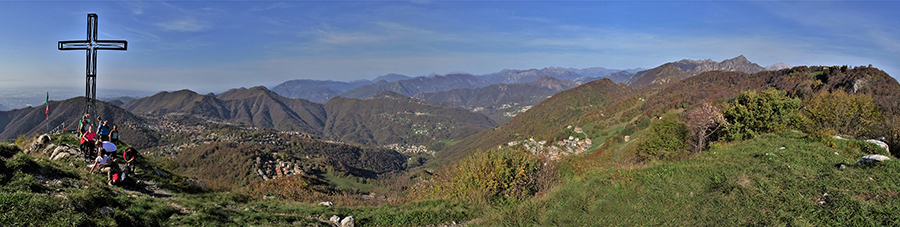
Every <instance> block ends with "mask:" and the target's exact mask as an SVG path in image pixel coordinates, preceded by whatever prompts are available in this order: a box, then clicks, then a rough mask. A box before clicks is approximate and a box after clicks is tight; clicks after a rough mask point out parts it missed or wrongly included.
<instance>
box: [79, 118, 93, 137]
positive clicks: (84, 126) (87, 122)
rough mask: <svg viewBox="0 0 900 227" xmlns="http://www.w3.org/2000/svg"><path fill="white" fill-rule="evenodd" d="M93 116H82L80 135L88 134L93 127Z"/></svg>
mask: <svg viewBox="0 0 900 227" xmlns="http://www.w3.org/2000/svg"><path fill="white" fill-rule="evenodd" d="M90 117H91V115H90V114H85V115H83V116H81V120H80V121H78V135H81V134H84V133H85V132H87V129H88V127H89V126H91V118H90Z"/></svg>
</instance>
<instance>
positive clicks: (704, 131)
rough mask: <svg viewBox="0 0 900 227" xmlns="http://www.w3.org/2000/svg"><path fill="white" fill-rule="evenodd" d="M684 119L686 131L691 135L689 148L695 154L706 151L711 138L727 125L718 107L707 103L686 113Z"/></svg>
mask: <svg viewBox="0 0 900 227" xmlns="http://www.w3.org/2000/svg"><path fill="white" fill-rule="evenodd" d="M685 118H687V124H688V130H690V134H691V146H692V147H693V149H694V152H697V153H700V152H702V151H703V149H706V145H707V143H708V142H709V139H710V137H711V136H713V135H715V133H716V132H718V131H719V129H721V128H722V127H723V126H726V125H728V122H727V121H725V116H723V115H722V111H721V110H719V107H716V106H714V105H710V104H709V103H702V104H700V106H699V107H697V108H695V109H694V110H691V111H690V112H688V113H687V115H686V116H685Z"/></svg>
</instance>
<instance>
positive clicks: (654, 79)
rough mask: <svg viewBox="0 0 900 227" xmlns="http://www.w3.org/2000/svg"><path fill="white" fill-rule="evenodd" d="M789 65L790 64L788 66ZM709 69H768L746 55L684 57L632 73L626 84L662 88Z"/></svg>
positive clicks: (753, 71)
mask: <svg viewBox="0 0 900 227" xmlns="http://www.w3.org/2000/svg"><path fill="white" fill-rule="evenodd" d="M785 66H786V64H784V63H780V64H775V65H771V66H769V67H770V68H773V69H775V68H783V67H785ZM787 67H789V66H787ZM709 71H739V72H746V73H755V72H760V71H766V68H763V67H762V66H759V65H757V64H756V63H753V62H750V61H749V60H747V58H746V57H744V55H740V56H737V57H735V58H732V59H726V60H723V61H721V62H716V61H713V60H710V59H706V60H691V59H682V60H679V61H675V62H669V63H665V64H663V65H660V66H658V67H656V68H653V69H649V70H644V71H640V72H637V73H635V74H634V75H631V77H630V78H628V80H626V81H625V83H626V84H628V85H629V86H632V87H645V86H648V87H650V88H660V87H665V86H667V85H669V84H672V83H674V82H677V81H679V80H683V79H685V78H688V77H691V76H694V75H697V74H700V73H703V72H709Z"/></svg>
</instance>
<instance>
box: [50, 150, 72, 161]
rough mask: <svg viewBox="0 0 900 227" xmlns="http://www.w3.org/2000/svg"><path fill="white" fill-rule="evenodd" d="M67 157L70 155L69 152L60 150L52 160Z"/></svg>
mask: <svg viewBox="0 0 900 227" xmlns="http://www.w3.org/2000/svg"><path fill="white" fill-rule="evenodd" d="M66 157H69V153H66V152H60V153H59V154H57V155H56V156H53V157H51V158H50V160H53V161H56V160H60V159H63V158H66Z"/></svg>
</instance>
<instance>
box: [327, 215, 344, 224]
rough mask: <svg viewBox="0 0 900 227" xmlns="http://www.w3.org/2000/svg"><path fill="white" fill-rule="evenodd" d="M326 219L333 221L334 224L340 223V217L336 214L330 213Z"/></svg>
mask: <svg viewBox="0 0 900 227" xmlns="http://www.w3.org/2000/svg"><path fill="white" fill-rule="evenodd" d="M328 221H329V222H331V223H334V224H335V225H340V224H341V217H338V216H337V215H331V218H329V219H328Z"/></svg>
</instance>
